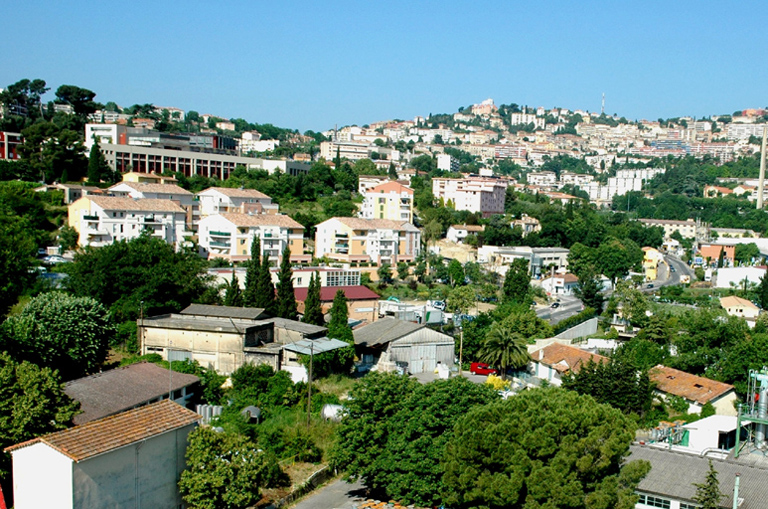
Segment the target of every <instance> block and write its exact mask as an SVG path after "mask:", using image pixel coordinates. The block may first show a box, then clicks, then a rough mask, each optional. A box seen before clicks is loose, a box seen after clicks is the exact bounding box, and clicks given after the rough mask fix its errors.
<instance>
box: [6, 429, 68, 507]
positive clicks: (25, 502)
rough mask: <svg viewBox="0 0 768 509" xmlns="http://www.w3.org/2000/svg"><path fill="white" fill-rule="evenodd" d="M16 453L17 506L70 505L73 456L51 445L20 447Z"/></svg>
mask: <svg viewBox="0 0 768 509" xmlns="http://www.w3.org/2000/svg"><path fill="white" fill-rule="evenodd" d="M12 457H13V496H14V507H15V508H16V509H40V508H45V509H65V508H66V509H71V508H72V507H74V505H73V498H72V496H73V495H72V460H71V459H69V458H68V457H66V456H64V455H63V454H61V453H60V452H58V451H56V450H55V449H53V448H51V447H50V446H48V445H45V444H42V443H37V444H34V445H30V446H29V447H24V448H21V449H17V450H16V451H13V453H12Z"/></svg>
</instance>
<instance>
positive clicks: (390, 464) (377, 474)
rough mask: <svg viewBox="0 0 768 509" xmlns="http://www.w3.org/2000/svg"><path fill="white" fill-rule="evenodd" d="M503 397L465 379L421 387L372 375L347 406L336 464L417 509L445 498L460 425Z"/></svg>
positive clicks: (398, 378) (334, 456)
mask: <svg viewBox="0 0 768 509" xmlns="http://www.w3.org/2000/svg"><path fill="white" fill-rule="evenodd" d="M497 398H498V396H497V395H496V394H495V393H494V392H493V391H492V390H491V389H490V388H489V387H488V386H486V385H476V384H473V383H472V382H470V381H468V380H466V379H465V378H454V379H450V380H439V381H436V382H432V383H429V384H426V385H421V384H419V383H418V382H416V381H415V380H413V379H410V378H406V377H403V376H399V375H392V374H388V375H385V374H380V373H371V374H370V375H368V376H366V377H365V378H364V379H363V380H361V382H360V383H359V384H357V385H356V386H355V388H354V389H353V391H352V393H351V399H350V401H348V402H347V403H346V404H345V406H346V408H347V415H346V416H345V417H344V419H343V420H342V423H341V426H340V427H339V441H338V443H337V446H336V447H335V448H334V450H333V451H332V464H333V465H334V466H336V467H338V468H344V469H345V470H346V473H347V476H348V477H351V478H359V479H362V480H363V482H364V483H365V485H366V486H368V487H369V488H371V489H373V490H376V491H378V492H382V493H386V495H387V496H388V497H391V498H396V499H398V500H401V501H403V502H405V503H414V504H416V505H421V506H426V505H430V506H431V505H436V504H438V503H439V502H440V500H441V495H440V492H441V488H442V481H441V478H442V469H441V465H440V460H441V458H443V457H445V445H446V443H447V441H448V439H449V437H450V435H451V433H450V432H451V430H452V429H453V426H454V424H455V423H456V421H457V420H458V419H459V418H460V417H461V416H462V415H464V414H466V412H467V411H469V410H470V409H471V408H473V407H475V406H482V405H486V404H488V403H490V402H491V401H494V400H495V399H497Z"/></svg>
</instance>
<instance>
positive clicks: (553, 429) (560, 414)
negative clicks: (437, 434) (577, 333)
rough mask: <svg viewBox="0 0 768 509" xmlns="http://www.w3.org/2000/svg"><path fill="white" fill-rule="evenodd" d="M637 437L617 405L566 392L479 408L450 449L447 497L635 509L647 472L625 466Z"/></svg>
mask: <svg viewBox="0 0 768 509" xmlns="http://www.w3.org/2000/svg"><path fill="white" fill-rule="evenodd" d="M633 438H634V425H633V424H632V422H631V420H629V419H628V418H626V417H625V416H623V415H622V414H621V413H620V412H619V411H618V410H615V409H612V408H610V407H609V406H607V405H601V404H598V403H596V402H595V400H594V399H592V398H591V397H589V396H580V395H578V394H576V393H574V392H570V391H564V390H562V389H555V388H550V389H540V390H534V391H526V392H523V393H521V394H519V395H517V396H513V397H511V398H509V399H507V400H506V401H502V402H498V403H494V404H491V405H485V406H476V407H475V408H474V409H472V410H470V411H469V412H468V413H467V414H466V415H465V416H463V417H462V418H461V419H459V420H458V422H457V424H456V426H455V428H454V430H453V436H452V437H451V438H450V440H449V442H448V445H447V447H446V454H445V455H444V456H443V469H444V472H445V473H444V475H443V478H442V489H443V495H444V496H443V499H442V500H443V502H444V503H445V504H446V506H449V507H455V508H458V509H461V508H488V509H495V508H499V509H500V508H525V509H529V508H530V509H533V508H542V507H572V508H585V509H586V508H590V509H597V508H600V509H632V508H634V506H635V501H636V499H637V497H636V495H634V493H633V492H634V489H635V487H636V486H637V483H638V482H639V481H640V480H641V479H642V478H643V477H644V476H645V474H646V473H647V472H648V470H649V469H650V465H648V464H647V463H644V462H636V461H633V462H630V463H627V464H623V459H624V457H625V456H626V454H627V453H628V451H629V444H630V443H631V442H632V440H633Z"/></svg>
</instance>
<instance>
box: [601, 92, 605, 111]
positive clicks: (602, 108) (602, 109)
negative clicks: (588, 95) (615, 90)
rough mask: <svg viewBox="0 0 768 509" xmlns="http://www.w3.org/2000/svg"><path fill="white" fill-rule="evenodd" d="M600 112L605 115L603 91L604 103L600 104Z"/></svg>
mask: <svg viewBox="0 0 768 509" xmlns="http://www.w3.org/2000/svg"><path fill="white" fill-rule="evenodd" d="M600 114H601V115H605V92H603V104H602V106H600Z"/></svg>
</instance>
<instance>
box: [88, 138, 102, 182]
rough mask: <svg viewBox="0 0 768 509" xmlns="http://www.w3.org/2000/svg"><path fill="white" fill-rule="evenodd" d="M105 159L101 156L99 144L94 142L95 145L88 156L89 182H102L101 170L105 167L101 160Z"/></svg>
mask: <svg viewBox="0 0 768 509" xmlns="http://www.w3.org/2000/svg"><path fill="white" fill-rule="evenodd" d="M103 158H104V156H103V155H102V154H101V150H99V142H98V141H94V142H93V145H91V153H90V154H89V155H88V182H90V183H93V184H98V183H99V182H101V170H102V167H103V165H102V163H101V160H102V159H103Z"/></svg>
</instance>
